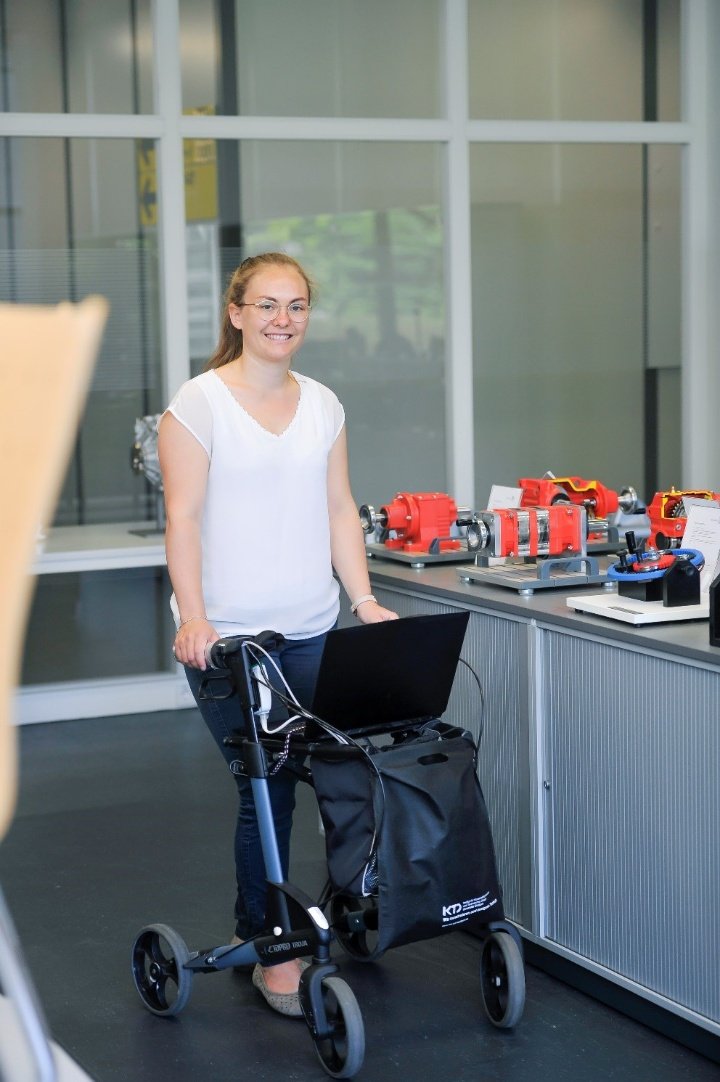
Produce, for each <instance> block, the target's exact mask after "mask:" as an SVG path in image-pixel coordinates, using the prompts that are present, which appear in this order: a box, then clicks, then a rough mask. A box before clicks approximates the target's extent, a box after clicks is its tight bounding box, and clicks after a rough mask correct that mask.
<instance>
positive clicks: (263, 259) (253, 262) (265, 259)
mask: <svg viewBox="0 0 720 1082" xmlns="http://www.w3.org/2000/svg"><path fill="white" fill-rule="evenodd" d="M266 267H289V268H290V269H292V270H294V271H296V272H297V273H298V274H299V275H300V277H301V278H302V279H303V281H304V282H305V285H306V286H307V291H308V301H309V302H310V303H312V296H313V286H312V282H311V281H310V278H309V277H308V275H307V273H306V272H305V271H304V270H303V268H302V267H301V266H300V264H299V263H298V261H297V259H293V257H292V256H291V255H286V254H285V253H284V252H262V253H261V254H260V255H251V256H248V258H247V259H244V260H243V261H242V263H241V264H240V266H239V267H236V269H235V270H234V271H233V275H232V278H231V279H230V284H229V285H228V287H227V289H226V290H225V296H224V298H223V311H222V322H221V324H220V337H219V339H218V344H217V346H216V347H215V352H214V353H213V355H212V357H211V358H210V360H209V361H208V362H207V364H206V365H205V367H204V369H203V371H204V372H207V371H208V370H209V369H210V368H222V366H223V365H224V364H229V363H230V361H234V360H235V358H236V357H239V356H240V355H241V353H242V350H243V336H242V331H240V330H238V328H237V327H233V325H232V323H231V322H230V313H229V311H228V307H229V305H231V304H238V305H239V304H242V302H243V298H244V297H245V292H246V290H247V287H248V284H249V283H250V279H251V278H252V277H253V276H254V275H255V274H257V273H258V271H261V270H264V269H265V268H266Z"/></svg>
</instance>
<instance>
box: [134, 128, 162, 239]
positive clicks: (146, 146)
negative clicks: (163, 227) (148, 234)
mask: <svg viewBox="0 0 720 1082" xmlns="http://www.w3.org/2000/svg"><path fill="white" fill-rule="evenodd" d="M137 174H138V176H137V179H138V201H139V204H140V225H141V226H144V227H145V226H153V225H157V161H156V151H155V143H154V142H153V140H152V139H140V140H138V148H137Z"/></svg>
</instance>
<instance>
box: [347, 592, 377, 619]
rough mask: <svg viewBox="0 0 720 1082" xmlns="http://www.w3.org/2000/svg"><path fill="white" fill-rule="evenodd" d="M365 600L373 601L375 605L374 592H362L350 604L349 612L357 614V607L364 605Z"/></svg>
mask: <svg viewBox="0 0 720 1082" xmlns="http://www.w3.org/2000/svg"><path fill="white" fill-rule="evenodd" d="M366 601H374V602H375V604H376V605H377V598H376V597H375V594H363V595H362V597H359V598H358V599H357V601H353V603H352V605H351V606H350V612H351V613H352V614H353V616H357V610H358V607H359V606H360V605H364V604H365V602H366Z"/></svg>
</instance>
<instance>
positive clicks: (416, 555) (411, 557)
mask: <svg viewBox="0 0 720 1082" xmlns="http://www.w3.org/2000/svg"><path fill="white" fill-rule="evenodd" d="M365 551H366V552H367V554H368V556H377V557H379V558H380V559H381V560H395V561H397V563H401V564H410V566H411V567H425V565H426V564H456V563H464V562H465V561H466V560H468V559H470V557H471V553H469V552H468V550H467V549H466V548H460V549H455V550H454V551H453V552H438V553H432V552H403V551H402V550H401V549H389V548H387V546H386V545H382V544H379V543H378V542H375V541H373V542H372V543H371V544H368V545H366V546H365Z"/></svg>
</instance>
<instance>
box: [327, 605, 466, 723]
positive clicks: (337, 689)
mask: <svg viewBox="0 0 720 1082" xmlns="http://www.w3.org/2000/svg"><path fill="white" fill-rule="evenodd" d="M469 617H470V614H469V613H468V612H450V613H441V614H439V615H433V616H407V617H404V618H402V619H400V620H388V621H386V622H384V623H381V624H361V625H359V626H358V627H347V628H338V629H337V630H336V631H330V632H328V635H327V638H326V640H325V648H324V650H323V655H322V658H321V661H320V669H319V672H318V680H317V685H316V687H315V696H314V698H313V703H312V708H311V709H312V712H313V714H315V715H316V717H318V718H321V719H322V721H326V722H328V723H329V724H330V725H332V726H334V727H335V728H336V729H341V730H342V731H343V732H345V733H348V735H357V734H358V732H359V731H362V732H365V733H368V734H369V733H371V732H381V731H384V730H389V729H393V728H397V727H398V726H399V724H400V723H402V722H406V723H407V722H415V721H419V720H422V719H424V718H438V717H440V715H441V714H442V713H444V711H445V709H446V708H447V704H448V699H449V698H450V692H451V690H452V685H453V680H454V678H455V670H456V669H457V665H458V660H459V658H460V651H461V649H462V645H463V639H464V638H465V630H466V628H467V623H468V619H469ZM306 733H307V736H308V737H316V736H319V735H320V734H321V733H322V730H321V729H320V728H319V727H318V726H316V725H314V724H312V723H309V724H308V727H307V730H306Z"/></svg>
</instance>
